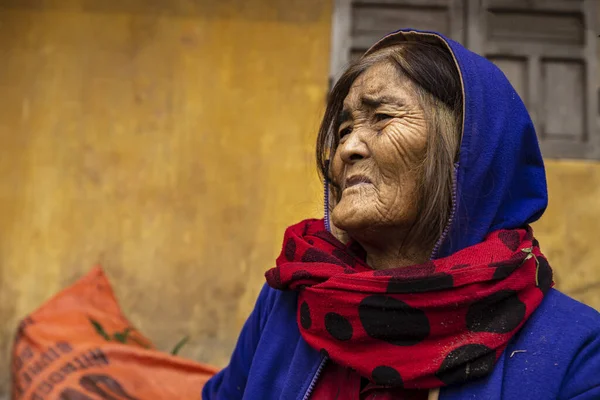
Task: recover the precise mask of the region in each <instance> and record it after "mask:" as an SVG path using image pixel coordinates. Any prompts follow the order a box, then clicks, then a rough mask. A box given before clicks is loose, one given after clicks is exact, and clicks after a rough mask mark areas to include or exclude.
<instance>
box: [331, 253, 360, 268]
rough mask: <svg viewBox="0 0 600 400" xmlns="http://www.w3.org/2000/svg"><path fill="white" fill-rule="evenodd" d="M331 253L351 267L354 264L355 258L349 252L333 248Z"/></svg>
mask: <svg viewBox="0 0 600 400" xmlns="http://www.w3.org/2000/svg"><path fill="white" fill-rule="evenodd" d="M332 254H333V255H334V256H335V258H338V259H339V260H340V261H342V262H343V263H344V264H346V265H349V266H351V267H353V266H355V265H356V259H355V258H354V257H352V256H351V255H350V254H348V253H346V252H345V251H344V250H340V249H335V250H333V252H332Z"/></svg>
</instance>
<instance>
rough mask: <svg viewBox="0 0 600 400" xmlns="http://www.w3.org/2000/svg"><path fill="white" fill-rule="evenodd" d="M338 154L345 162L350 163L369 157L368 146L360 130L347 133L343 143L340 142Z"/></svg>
mask: <svg viewBox="0 0 600 400" xmlns="http://www.w3.org/2000/svg"><path fill="white" fill-rule="evenodd" d="M340 147H341V148H340V156H341V157H342V161H344V162H345V163H346V164H352V163H355V162H357V161H360V160H363V159H365V158H367V157H369V147H368V146H367V144H366V143H365V141H364V139H363V135H362V134H361V132H360V130H356V129H355V130H354V131H353V132H352V133H350V134H348V138H347V139H346V140H345V141H344V143H342V144H340Z"/></svg>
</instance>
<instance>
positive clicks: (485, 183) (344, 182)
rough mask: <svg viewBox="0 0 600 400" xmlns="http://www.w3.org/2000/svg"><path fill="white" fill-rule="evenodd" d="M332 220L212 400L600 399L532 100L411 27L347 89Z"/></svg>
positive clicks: (332, 183) (294, 260) (265, 296)
mask: <svg viewBox="0 0 600 400" xmlns="http://www.w3.org/2000/svg"><path fill="white" fill-rule="evenodd" d="M317 159H318V165H319V167H320V170H321V171H322V173H323V176H324V178H325V187H326V190H325V217H324V219H323V220H312V219H311V220H306V221H303V222H300V223H298V224H296V225H294V226H291V227H290V228H288V229H287V231H286V233H285V237H284V240H283V246H282V252H281V255H280V256H279V257H278V258H277V262H276V267H275V268H273V269H271V270H269V271H267V273H266V279H267V285H265V287H264V289H263V290H262V292H261V294H260V296H259V298H258V301H257V303H256V308H255V309H254V311H253V312H252V315H251V316H250V317H249V319H248V321H247V322H246V324H245V326H244V328H243V330H242V333H241V335H240V338H239V341H238V344H237V347H236V349H235V351H234V353H233V356H232V359H231V362H230V364H229V366H228V367H227V368H225V369H224V370H223V371H221V372H220V373H219V374H218V375H216V376H215V377H214V378H213V379H212V380H211V381H209V382H208V384H207V385H206V386H205V388H204V390H203V398H204V399H207V400H210V399H227V400H233V399H242V398H243V399H252V400H254V399H261V400H263V399H285V400H294V399H298V400H301V399H377V400H384V399H442V400H455V399H486V400H495V399H510V400H512V399H519V400H520V399H537V400H544V399H548V400H550V399H577V400H588V399H589V400H591V399H600V315H599V314H598V313H597V312H596V311H594V310H592V309H591V308H589V307H587V306H584V305H583V304H580V303H578V302H576V301H574V300H572V299H570V298H569V297H567V296H565V295H563V294H561V293H559V292H558V291H556V290H555V289H552V286H553V281H552V271H551V269H550V266H549V264H548V261H547V260H546V258H545V257H544V255H543V254H542V252H541V250H540V245H539V243H538V242H537V240H536V239H535V238H534V236H533V231H532V229H531V227H530V226H529V224H530V223H532V222H534V221H535V220H537V219H538V218H539V217H540V216H541V215H542V213H543V212H544V210H545V208H546V204H547V193H546V182H545V174H544V166H543V162H542V157H541V154H540V150H539V146H538V142H537V139H536V134H535V131H534V128H533V125H532V122H531V119H530V117H529V115H528V113H527V110H526V109H525V106H524V105H523V102H522V101H521V99H520V98H519V96H518V95H517V93H516V92H515V90H514V89H513V87H512V86H511V85H510V83H509V82H508V80H507V79H506V77H505V76H504V75H503V74H502V72H500V70H499V69H498V68H496V67H495V66H494V65H493V64H492V63H491V62H489V61H487V60H486V59H484V58H482V57H480V56H478V55H476V54H474V53H472V52H470V51H468V50H466V49H465V48H463V47H462V46H461V45H459V44H458V43H456V42H453V41H452V40H449V39H447V38H445V37H443V36H441V35H439V34H435V33H429V32H417V31H413V30H404V31H398V32H395V33H393V34H391V35H389V36H387V37H385V38H383V39H382V40H381V41H379V42H378V43H377V44H375V45H374V46H373V47H372V48H371V49H370V50H369V51H367V53H366V54H365V55H364V56H363V57H362V58H361V59H360V60H358V61H357V62H355V63H354V64H353V65H351V66H350V67H349V68H348V70H347V71H346V72H345V73H344V74H343V76H342V77H341V78H340V79H339V81H338V82H337V84H336V86H335V87H334V88H333V90H332V92H331V96H330V98H329V101H328V104H327V108H326V111H325V116H324V119H323V122H322V125H321V129H320V132H319V136H318V141H317Z"/></svg>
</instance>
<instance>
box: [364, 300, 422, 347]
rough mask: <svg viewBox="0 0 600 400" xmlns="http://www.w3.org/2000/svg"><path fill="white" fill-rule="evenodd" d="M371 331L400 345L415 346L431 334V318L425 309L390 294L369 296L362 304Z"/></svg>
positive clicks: (369, 333) (368, 328)
mask: <svg viewBox="0 0 600 400" xmlns="http://www.w3.org/2000/svg"><path fill="white" fill-rule="evenodd" d="M358 315H359V317H360V322H361V324H362V326H363V328H364V330H365V331H366V332H367V334H368V335H369V336H370V337H372V338H374V339H379V340H383V341H384V342H388V343H391V344H394V345H397V346H412V345H414V344H417V343H419V342H422V341H423V340H425V338H427V336H429V332H430V326H429V319H428V318H427V316H426V315H425V313H424V312H423V311H421V310H418V309H416V308H413V307H411V306H409V305H408V304H406V303H405V302H403V301H400V300H397V299H394V298H392V297H389V296H383V295H373V296H369V297H366V298H365V299H364V300H362V301H361V302H360V304H359V306H358Z"/></svg>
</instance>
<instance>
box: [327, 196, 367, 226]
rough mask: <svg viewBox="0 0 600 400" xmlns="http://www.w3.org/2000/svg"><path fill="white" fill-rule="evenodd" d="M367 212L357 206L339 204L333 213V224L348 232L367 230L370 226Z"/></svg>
mask: <svg viewBox="0 0 600 400" xmlns="http://www.w3.org/2000/svg"><path fill="white" fill-rule="evenodd" d="M364 214H365V210H364V208H361V207H356V206H354V207H353V206H350V207H348V206H345V205H344V204H343V203H340V204H338V205H337V206H336V207H335V208H334V209H333V212H332V213H331V222H333V224H334V225H335V226H336V227H337V228H339V229H341V230H343V231H346V232H356V231H357V230H361V229H365V228H367V227H368V226H369V225H370V221H369V218H366V215H364Z"/></svg>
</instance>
